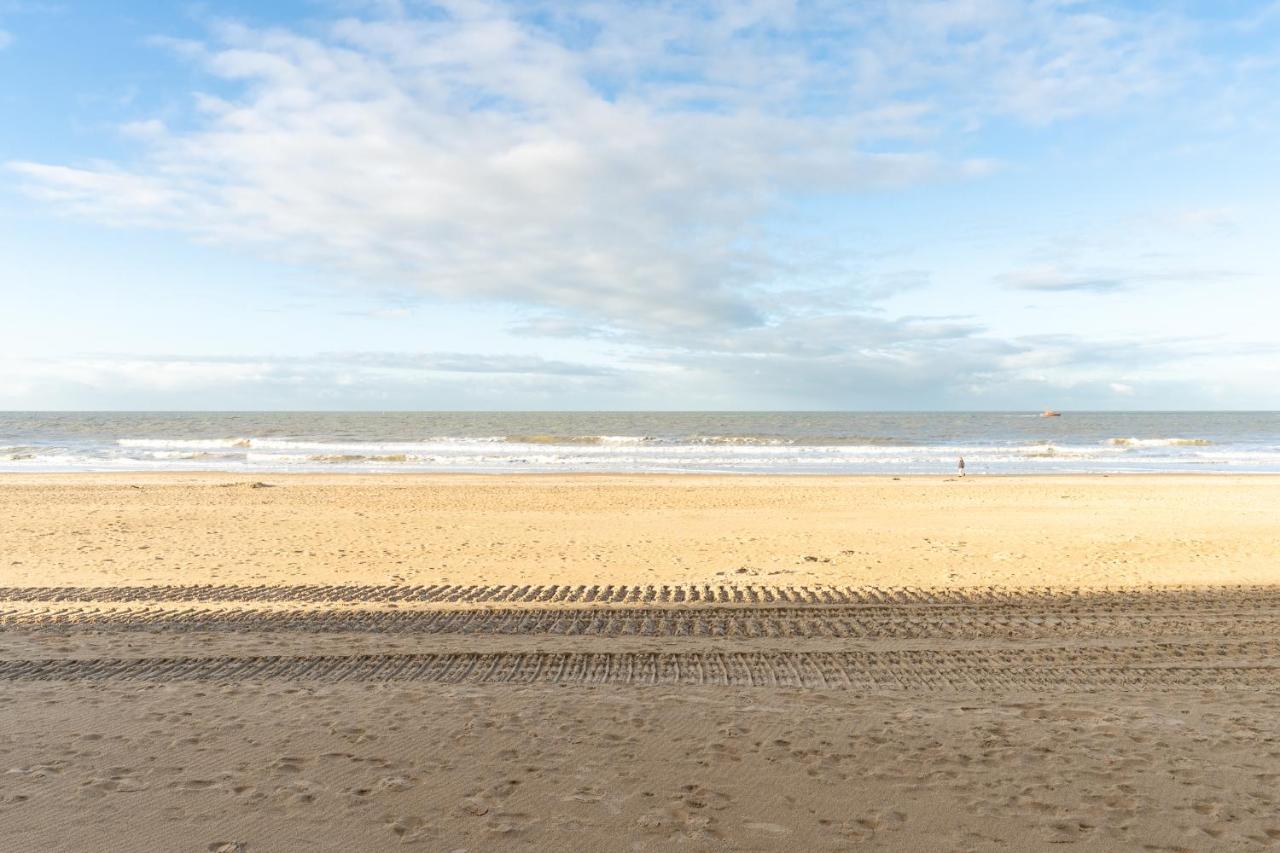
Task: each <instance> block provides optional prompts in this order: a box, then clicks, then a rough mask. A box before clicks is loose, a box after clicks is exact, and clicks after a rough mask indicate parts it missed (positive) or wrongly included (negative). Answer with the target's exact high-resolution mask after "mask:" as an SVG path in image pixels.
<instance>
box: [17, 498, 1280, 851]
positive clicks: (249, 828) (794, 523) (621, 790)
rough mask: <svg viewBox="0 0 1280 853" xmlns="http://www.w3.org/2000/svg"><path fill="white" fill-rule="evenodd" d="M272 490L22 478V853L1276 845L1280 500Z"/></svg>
mask: <svg viewBox="0 0 1280 853" xmlns="http://www.w3.org/2000/svg"><path fill="white" fill-rule="evenodd" d="M263 479H264V480H265V482H266V484H267V485H268V487H267V488H254V487H251V486H250V484H249V483H248V482H247V481H246V480H245V478H243V477H233V476H228V475H200V476H179V475H127V476H126V475H110V476H108V475H102V476H86V475H74V476H53V475H45V476H8V477H4V478H0V685H2V688H3V689H2V691H0V836H2V837H3V838H4V839H6V841H5V844H3V845H0V846H3V847H5V848H6V849H15V850H42V851H43V850H75V851H81V850H86V851H87V850H166V851H167V850H175V851H177V850H192V851H211V850H212V851H216V850H225V851H249V853H263V852H264V851H279V850H361V849H367V850H392V849H400V848H401V847H402V846H410V848H411V849H412V848H414V847H415V846H416V849H424V850H432V851H435V850H446V851H447V850H470V851H481V850H518V849H527V850H783V849H785V850H805V849H815V850H825V849H831V850H843V849H867V850H1011V851H1022V850H1050V849H1052V850H1056V849H1060V847H1061V845H1063V844H1067V845H1076V846H1077V847H1078V849H1088V850H1132V849H1139V850H1140V849H1149V850H1236V849H1243V850H1248V849H1259V850H1261V849H1270V848H1275V847H1277V846H1280V795H1278V794H1277V791H1278V790H1280V784H1278V783H1280V718H1278V717H1277V716H1276V714H1275V712H1274V709H1275V708H1276V707H1277V702H1278V701H1280V666H1278V665H1277V653H1278V652H1280V584H1277V580H1278V579H1280V559H1278V558H1280V521H1278V519H1280V478H1272V477H1220V476H1204V477H1182V476H1167V477H1109V478H1103V477H1079V478H1077V477H1039V478H1023V477H1018V478H977V477H970V478H967V479H965V480H963V481H960V480H956V479H952V478H933V479H927V478H902V479H901V480H894V479H890V478H825V477H824V478H796V477H791V478H783V477H701V476H698V477H694V476H681V477H588V476H582V477H543V476H534V477H518V478H503V477H478V476H477V477H470V476H449V477H443V476H441V477H429V476H420V477H419V476H396V477H337V476H331V477H307V476H291V477H282V476H270V477H264V478H263Z"/></svg>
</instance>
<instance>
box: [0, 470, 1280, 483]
mask: <svg viewBox="0 0 1280 853" xmlns="http://www.w3.org/2000/svg"><path fill="white" fill-rule="evenodd" d="M147 477H154V478H156V479H182V478H187V479H193V480H199V479H226V478H228V477H233V478H241V479H243V478H246V477H256V478H264V477H272V478H282V479H285V480H324V479H326V478H334V479H335V480H339V481H343V482H350V481H353V480H360V479H367V480H369V481H378V480H433V479H444V480H454V479H468V478H475V479H478V480H504V479H509V480H526V479H527V480H556V479H563V480H574V479H583V480H602V479H614V480H663V479H673V480H691V479H706V480H714V479H724V480H731V481H739V480H797V481H804V482H821V481H826V480H830V481H833V482H844V483H850V482H857V481H860V480H865V481H868V482H884V481H886V480H887V481H893V480H911V481H915V482H942V481H950V480H961V479H963V480H1001V481H1009V480H1013V481H1016V480H1026V481H1037V480H1063V479H1070V480H1093V479H1097V480H1110V479H1122V480H1130V481H1131V480H1143V479H1151V480H1159V481H1168V480H1171V479H1178V478H1186V479H1195V480H1202V479H1223V480H1229V479H1233V478H1241V479H1248V480H1257V479H1274V480H1277V481H1280V472H1274V471H1230V472H1227V471H1119V472H1094V471H1087V472H1084V471H1082V472H1075V471H1062V472H1056V471H1046V472H1035V473H999V474H988V473H971V474H968V475H967V476H965V477H960V476H958V475H957V474H956V473H955V472H954V471H953V472H950V473H930V474H925V473H919V472H915V473H911V472H908V473H889V472H886V473H883V474H868V473H853V474H836V473H827V472H822V473H813V474H806V473H802V472H793V471H790V472H776V473H774V472H769V473H761V472H758V471H741V472H737V471H710V472H704V471H635V472H631V471H518V472H507V471H279V470H273V469H261V470H260V469H209V470H200V471H148V470H143V469H136V470H126V471H0V485H2V484H3V483H4V482H5V481H7V480H32V481H38V480H41V479H44V478H49V479H54V480H74V479H77V478H83V479H86V480H111V479H117V480H122V481H127V480H132V479H138V478H147Z"/></svg>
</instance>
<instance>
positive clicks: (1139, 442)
mask: <svg viewBox="0 0 1280 853" xmlns="http://www.w3.org/2000/svg"><path fill="white" fill-rule="evenodd" d="M1107 444H1110V445H1114V446H1116V447H1209V446H1211V445H1212V444H1213V442H1212V441H1210V440H1209V439H1207V438H1112V439H1108V440H1107Z"/></svg>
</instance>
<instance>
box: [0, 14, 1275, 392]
mask: <svg viewBox="0 0 1280 853" xmlns="http://www.w3.org/2000/svg"><path fill="white" fill-rule="evenodd" d="M1278 222H1280V0H1275V2H1239V0H1217V2H1204V3H1195V2H1181V3H1180V2H1141V3H1138V2H1134V3H1094V2H1084V1H1083V0H1082V1H1081V2H1076V0H1047V2H1034V1H1032V2H1004V0H953V1H951V2H917V3H907V2H877V0H867V2H859V3H847V2H832V3H826V2H813V3H808V2H772V1H771V0H757V1H756V2H751V0H743V2H701V3H699V2H673V3H649V2H626V0H624V2H612V0H599V2H583V3H555V2H551V3H538V2H527V3H524V2H522V3H496V2H472V0H458V2H447V3H427V2H417V0H399V2H397V0H382V2H359V1H358V0H290V2H272V3H260V2H195V3H190V4H183V3H174V2H144V0H137V1H136V2H130V3H126V4H107V3H99V2H87V1H86V2H56V0H51V1H50V2H38V1H37V0H0V299H2V301H0V306H2V308H0V409H19V410H22V409H147V410H154V409H371V410H391V409H451V410H472V409H475V410H492V409H521V410H527V409H552V410H573V409H624V410H640V409H711V410H731V409H750V410H762V409H783V410H787V409H797V410H819V409H820V410H859V409H889V410H932V409H938V410H983V409H1041V408H1045V407H1053V408H1059V409H1117V410H1137V409H1277V408H1280V396H1278V392H1277V389H1280V331H1277V324H1278V322H1280V240H1277V237H1276V233H1277V232H1276V223H1278Z"/></svg>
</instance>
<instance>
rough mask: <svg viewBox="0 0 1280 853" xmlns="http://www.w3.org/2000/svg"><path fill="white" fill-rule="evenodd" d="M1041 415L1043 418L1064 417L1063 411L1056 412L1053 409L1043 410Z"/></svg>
mask: <svg viewBox="0 0 1280 853" xmlns="http://www.w3.org/2000/svg"><path fill="white" fill-rule="evenodd" d="M1040 417H1042V418H1060V417H1062V412H1055V411H1054V410H1053V409H1045V410H1044V411H1043V412H1041V413H1040Z"/></svg>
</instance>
